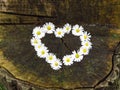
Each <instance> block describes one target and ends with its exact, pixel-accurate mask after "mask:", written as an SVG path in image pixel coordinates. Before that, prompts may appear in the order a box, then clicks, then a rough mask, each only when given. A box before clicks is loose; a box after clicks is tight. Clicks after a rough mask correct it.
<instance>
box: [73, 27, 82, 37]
mask: <svg viewBox="0 0 120 90" xmlns="http://www.w3.org/2000/svg"><path fill="white" fill-rule="evenodd" d="M83 30H84V29H83V27H82V26H79V25H74V26H73V28H72V34H73V35H75V36H80V35H82V34H83Z"/></svg>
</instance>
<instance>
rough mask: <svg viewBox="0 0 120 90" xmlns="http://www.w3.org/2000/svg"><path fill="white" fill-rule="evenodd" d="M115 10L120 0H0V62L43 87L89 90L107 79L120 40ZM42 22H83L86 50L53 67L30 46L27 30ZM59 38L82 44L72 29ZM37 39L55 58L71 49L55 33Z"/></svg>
mask: <svg viewBox="0 0 120 90" xmlns="http://www.w3.org/2000/svg"><path fill="white" fill-rule="evenodd" d="M31 3H32V5H31ZM16 6H17V7H18V8H16ZM119 9H120V1H119V0H111V1H108V0H100V1H95V0H74V1H73V0H64V1H62V0H59V1H54V0H36V1H34V2H33V1H32V0H1V1H0V24H2V25H0V66H2V67H4V68H6V69H7V70H8V71H9V72H10V73H11V74H12V75H13V76H15V77H14V78H16V79H18V80H23V81H26V82H28V83H31V84H34V85H38V86H41V87H43V88H55V89H60V88H61V89H63V88H67V89H82V88H86V89H93V88H99V87H102V86H106V84H108V81H107V80H109V79H107V78H108V77H109V76H111V73H112V72H113V71H114V70H113V68H114V62H113V54H119V47H117V48H118V49H117V50H116V51H115V53H114V50H115V48H116V46H117V44H118V42H120V29H119V28H118V27H119V25H120V23H119V19H120V17H119V14H120V13H119ZM48 18H49V19H48ZM47 21H53V23H55V24H56V25H57V26H60V27H62V25H64V23H66V22H69V23H71V24H72V25H74V24H76V23H77V24H80V25H81V24H82V25H83V26H84V27H85V30H86V31H88V32H90V33H91V35H92V43H93V49H92V50H91V51H90V54H89V55H88V56H85V58H84V60H83V61H82V62H80V63H75V64H74V65H72V66H71V67H63V69H61V70H59V71H53V70H52V69H51V68H50V66H49V65H48V64H47V63H46V62H45V61H44V60H43V59H40V58H38V57H37V56H36V52H35V51H34V49H33V47H32V46H31V45H30V39H31V37H32V29H33V28H34V27H35V26H36V25H42V24H43V23H45V22H47ZM5 24H7V25H5ZM14 24H18V25H14ZM21 24H22V25H21ZM23 24H26V25H23ZM27 24H28V25H27ZM30 24H31V25H30ZM88 24H90V25H88ZM107 25H109V26H107ZM63 40H64V41H65V42H66V44H67V45H68V46H69V48H71V50H74V49H78V47H80V46H81V44H80V43H79V42H78V38H76V37H74V36H72V35H71V34H69V35H66V36H65V37H64V38H63ZM42 41H43V42H44V43H45V45H47V46H48V48H49V49H50V51H52V52H54V53H56V55H57V56H58V57H59V58H62V56H63V55H65V54H69V53H71V52H70V51H69V50H68V49H67V48H66V47H65V45H64V43H62V42H61V41H60V39H56V38H55V37H54V35H47V36H46V37H45V38H44V39H43V40H42ZM111 78H112V77H110V79H111ZM38 90H39V89H38Z"/></svg>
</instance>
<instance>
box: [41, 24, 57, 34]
mask: <svg viewBox="0 0 120 90" xmlns="http://www.w3.org/2000/svg"><path fill="white" fill-rule="evenodd" d="M43 28H44V30H45V31H46V32H47V33H48V34H52V33H53V32H54V31H55V25H54V24H53V23H51V22H48V23H46V24H44V25H43Z"/></svg>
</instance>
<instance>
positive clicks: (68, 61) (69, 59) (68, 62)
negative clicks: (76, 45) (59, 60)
mask: <svg viewBox="0 0 120 90" xmlns="http://www.w3.org/2000/svg"><path fill="white" fill-rule="evenodd" d="M63 63H64V65H66V66H70V65H72V64H73V57H72V56H71V55H66V56H64V57H63Z"/></svg>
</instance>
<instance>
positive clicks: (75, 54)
mask: <svg viewBox="0 0 120 90" xmlns="http://www.w3.org/2000/svg"><path fill="white" fill-rule="evenodd" d="M72 53H73V58H74V61H75V62H80V61H81V60H82V59H83V55H82V54H81V53H80V52H79V51H78V52H76V51H73V52H72Z"/></svg>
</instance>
